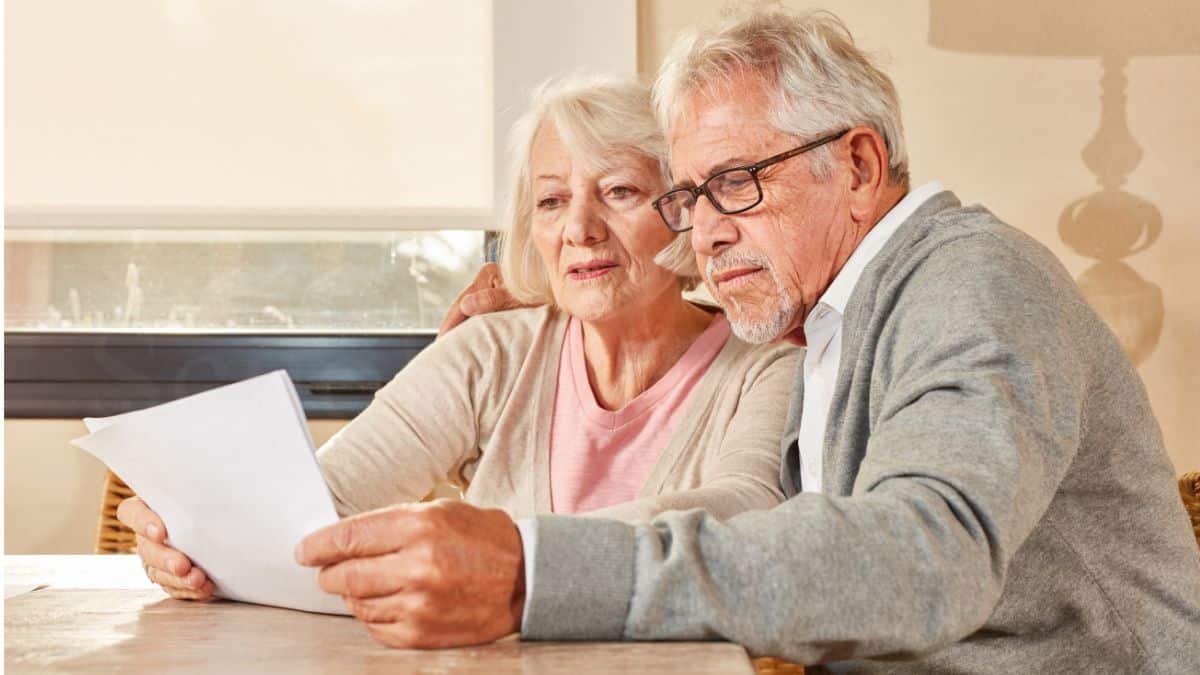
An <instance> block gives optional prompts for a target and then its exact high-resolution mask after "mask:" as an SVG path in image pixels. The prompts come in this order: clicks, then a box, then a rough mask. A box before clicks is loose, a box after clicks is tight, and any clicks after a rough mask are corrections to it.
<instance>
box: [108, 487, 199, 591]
mask: <svg viewBox="0 0 1200 675" xmlns="http://www.w3.org/2000/svg"><path fill="white" fill-rule="evenodd" d="M117 520H119V521H121V522H122V523H124V524H125V526H126V527H128V528H129V529H131V530H133V531H134V532H135V533H137V554H138V557H140V558H141V559H142V568H143V569H144V570H146V576H147V577H149V578H150V581H153V582H154V583H156V584H158V585H159V586H162V589H163V590H164V591H166V592H167V593H169V594H170V596H171V597H172V598H176V599H179V600H212V599H213V590H214V588H213V582H212V580H211V579H209V578H208V577H207V576H206V575H205V574H204V571H203V570H201V569H200V568H199V567H196V566H194V565H192V561H191V560H190V559H189V558H188V557H187V556H186V555H184V554H182V553H180V552H179V551H177V550H175V549H173V548H171V547H170V546H167V544H166V540H167V528H166V527H165V526H164V525H163V522H162V518H159V517H158V514H157V513H155V512H154V511H152V510H151V509H150V507H149V506H146V502H144V501H142V498H141V497H130V498H129V499H126V500H125V501H123V502H121V503H120V505H118V506H117Z"/></svg>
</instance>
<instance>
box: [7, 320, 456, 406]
mask: <svg viewBox="0 0 1200 675" xmlns="http://www.w3.org/2000/svg"><path fill="white" fill-rule="evenodd" d="M435 338H436V335H434V334H433V333H408V334H391V335H369V334H368V335H364V334H328V333H325V334H286V335H281V334H259V335H255V334H199V333H197V334H155V333H141V334H131V333H35V332H8V333H5V335H4V361H5V369H4V416H5V418H8V419H19V418H56V419H57V418H76V419H77V418H81V417H106V416H109V415H117V414H120V413H124V412H129V411H132V410H137V409H140V408H145V407H148V406H152V405H158V404H160V403H166V402H167V401H171V400H174V399H177V398H180V397H182V396H188V395H190V394H195V393H197V392H200V391H204V390H206V389H212V388H214V387H218V386H221V385H225V384H231V383H233V382H237V381H239V380H244V379H246V378H248V377H254V376H256V375H261V374H263V373H268V372H271V371H273V370H280V369H282V370H286V371H287V372H288V374H289V375H290V376H291V378H292V380H293V382H295V384H296V390H297V393H298V394H299V395H300V400H301V403H303V405H304V412H305V415H306V416H308V418H309V419H349V418H352V417H354V416H355V415H357V414H358V413H360V412H362V410H363V409H364V408H366V406H367V404H369V403H370V402H371V398H372V397H373V395H374V393H375V391H376V390H378V389H379V388H380V387H382V386H383V385H384V384H386V383H387V382H388V381H389V380H390V379H391V378H392V377H393V376H394V375H395V374H396V373H397V372H399V371H400V370H401V369H402V368H404V366H405V365H406V364H407V363H408V362H409V361H410V360H411V359H412V358H413V357H415V356H416V355H417V354H418V353H420V352H421V350H422V349H424V348H425V347H426V346H428V345H429V344H430V343H432V342H433V341H434V339H435Z"/></svg>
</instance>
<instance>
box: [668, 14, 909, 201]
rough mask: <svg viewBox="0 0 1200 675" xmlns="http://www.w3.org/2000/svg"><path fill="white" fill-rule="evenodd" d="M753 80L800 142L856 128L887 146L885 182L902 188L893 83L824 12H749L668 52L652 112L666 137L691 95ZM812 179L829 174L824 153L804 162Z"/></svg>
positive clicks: (904, 178) (903, 153)
mask: <svg viewBox="0 0 1200 675" xmlns="http://www.w3.org/2000/svg"><path fill="white" fill-rule="evenodd" d="M746 71H749V72H753V73H759V74H761V76H762V77H763V81H764V83H765V86H766V88H767V94H768V96H769V97H770V98H771V99H772V101H773V105H772V110H771V118H772V123H773V124H774V126H775V128H777V129H779V130H780V131H782V132H784V133H787V134H791V135H793V136H797V137H799V138H802V139H808V140H815V139H816V138H817V137H819V136H821V135H824V134H829V133H833V132H836V131H839V130H841V129H844V128H848V127H853V126H857V125H865V126H868V127H871V128H872V129H874V130H875V131H876V132H878V133H879V135H880V136H882V137H883V140H884V142H885V143H887V150H888V178H889V180H890V181H891V182H892V183H895V184H905V183H907V182H908V151H907V150H906V148H905V145H904V127H903V125H902V124H901V122H900V97H899V96H898V95H897V94H896V88H895V86H893V85H892V81H891V79H890V78H889V77H888V76H887V75H886V74H884V72H883V71H881V70H880V69H879V68H878V67H877V66H876V65H875V63H874V60H873V59H872V58H871V57H870V56H869V55H867V54H866V53H865V52H863V51H862V50H860V49H859V48H858V47H857V46H855V44H854V38H853V37H852V36H851V35H850V31H849V30H848V29H847V28H846V26H845V24H843V23H842V22H841V20H840V19H838V18H837V17H836V16H834V15H833V14H831V13H829V12H825V11H815V12H806V13H801V14H795V13H792V12H788V11H786V10H783V9H778V8H763V7H761V6H758V7H754V8H752V9H751V10H750V11H749V12H748V13H744V14H735V15H733V16H730V17H728V18H727V19H726V20H725V21H723V22H722V23H720V24H719V25H717V26H715V27H713V28H710V29H706V30H696V31H692V32H691V33H687V34H684V35H683V36H681V37H680V38H678V39H677V40H676V41H675V43H674V45H672V47H671V50H670V52H669V53H668V54H667V57H666V60H665V61H664V62H663V65H662V67H661V68H660V69H659V73H658V80H657V81H656V83H655V85H654V107H655V111H656V113H657V114H658V118H659V121H660V122H661V123H662V126H663V128H664V129H666V130H667V133H668V134H669V133H670V127H671V123H672V122H673V121H674V119H675V118H676V116H677V115H678V114H679V113H680V111H681V107H682V106H683V104H684V101H685V99H686V98H687V97H688V96H689V95H690V94H693V93H697V92H699V93H701V94H706V95H709V96H712V95H719V94H720V93H721V91H722V89H723V88H724V87H728V86H729V85H730V84H731V82H732V80H733V79H734V78H735V77H736V76H737V75H739V74H741V73H743V72H746ZM809 157H810V162H811V167H812V172H813V175H814V176H815V177H816V178H817V179H818V180H825V179H826V178H827V177H828V175H829V172H830V169H831V166H832V165H831V162H832V157H833V155H832V153H831V152H830V150H829V147H828V146H824V147H822V148H819V149H817V150H816V151H814V152H813V153H811V154H810V155H809Z"/></svg>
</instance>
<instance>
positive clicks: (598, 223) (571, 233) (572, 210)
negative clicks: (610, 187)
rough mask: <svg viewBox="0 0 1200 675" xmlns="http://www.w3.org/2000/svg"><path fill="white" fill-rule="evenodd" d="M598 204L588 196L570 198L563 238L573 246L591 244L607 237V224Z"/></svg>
mask: <svg viewBox="0 0 1200 675" xmlns="http://www.w3.org/2000/svg"><path fill="white" fill-rule="evenodd" d="M599 206H600V205H599V204H597V203H596V202H595V200H593V199H590V198H583V199H575V200H572V202H571V204H570V206H569V207H568V208H567V214H566V215H567V225H566V227H565V228H563V239H564V240H565V241H566V243H568V244H571V245H573V246H591V245H593V244H597V243H599V242H602V241H604V240H605V239H607V238H608V225H607V224H606V223H605V221H604V217H603V215H602V214H601V213H600V208H599Z"/></svg>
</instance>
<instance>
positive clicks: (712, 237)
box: [691, 197, 738, 256]
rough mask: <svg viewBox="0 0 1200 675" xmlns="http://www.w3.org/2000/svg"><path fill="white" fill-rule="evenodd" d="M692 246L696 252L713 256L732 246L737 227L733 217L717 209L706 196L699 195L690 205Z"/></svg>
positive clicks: (735, 240)
mask: <svg viewBox="0 0 1200 675" xmlns="http://www.w3.org/2000/svg"><path fill="white" fill-rule="evenodd" d="M691 224H692V248H693V249H695V250H696V252H697V253H699V254H702V255H707V256H715V255H717V254H718V253H720V252H721V251H723V250H725V249H727V248H729V247H730V246H733V245H734V244H736V243H737V240H738V229H737V227H736V226H735V225H734V223H733V217H732V216H727V215H725V214H723V213H721V212H720V211H718V210H717V209H716V208H715V207H714V206H713V205H712V202H710V201H709V200H708V198H707V197H700V198H699V199H698V200H696V204H695V205H694V206H693V207H692V216H691Z"/></svg>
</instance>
